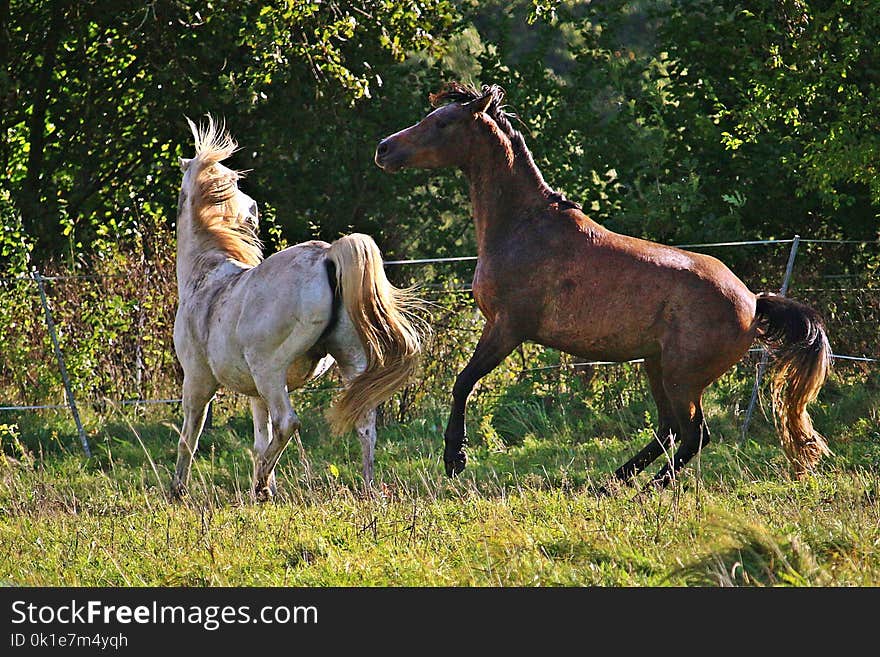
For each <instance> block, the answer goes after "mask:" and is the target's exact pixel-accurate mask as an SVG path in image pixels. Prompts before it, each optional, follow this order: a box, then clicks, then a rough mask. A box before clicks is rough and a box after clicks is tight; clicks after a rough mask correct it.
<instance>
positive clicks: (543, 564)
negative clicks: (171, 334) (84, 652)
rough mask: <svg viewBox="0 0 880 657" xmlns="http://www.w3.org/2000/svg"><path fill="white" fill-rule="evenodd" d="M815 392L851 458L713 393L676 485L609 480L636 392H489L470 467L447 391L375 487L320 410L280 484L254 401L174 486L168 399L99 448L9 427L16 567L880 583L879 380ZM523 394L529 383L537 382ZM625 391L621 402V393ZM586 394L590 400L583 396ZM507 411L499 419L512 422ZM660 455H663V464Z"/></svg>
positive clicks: (289, 579)
mask: <svg viewBox="0 0 880 657" xmlns="http://www.w3.org/2000/svg"><path fill="white" fill-rule="evenodd" d="M830 395H831V397H832V398H833V397H834V396H835V395H838V396H839V404H840V406H835V405H827V404H826V405H825V406H823V407H820V408H818V409H817V412H816V413H815V415H816V420H817V424H818V425H820V428H822V430H823V431H824V432H825V433H827V434H828V435H829V437H830V439H831V446H832V449H834V450H835V455H834V456H833V457H832V458H830V459H828V460H827V461H826V462H825V463H824V464H823V465H822V467H821V470H820V471H819V472H818V473H817V474H816V475H815V476H813V477H811V478H808V479H804V480H796V479H794V478H793V477H792V476H791V473H790V470H789V468H788V465H787V463H786V461H785V458H784V456H783V455H782V452H781V450H780V449H779V448H778V446H777V445H776V442H775V440H776V439H775V436H774V434H773V432H772V425H771V424H769V423H768V422H767V420H766V419H765V418H764V417H763V416H762V415H761V414H760V413H759V416H758V417H757V418H756V421H755V427H754V430H753V431H752V432H750V438H749V440H748V441H746V442H745V444H744V445H742V446H739V445H738V437H739V436H738V430H739V422H740V420H741V418H740V417H739V416H738V415H737V414H736V413H735V412H731V410H730V404H728V403H727V402H726V401H725V400H726V399H728V398H729V397H730V396H729V394H728V392H727V391H725V390H724V389H723V388H722V389H721V390H720V391H718V392H716V393H713V394H712V395H710V397H709V399H708V400H707V414H708V416H709V418H710V423H711V425H712V429H713V432H712V436H713V442H712V443H711V445H710V446H709V447H708V448H707V449H706V450H705V451H704V452H703V453H702V455H701V456H700V457H699V459H698V460H697V461H696V462H695V463H693V464H692V465H691V467H689V468H688V469H687V470H686V471H685V474H684V476H683V477H682V478H681V480H680V481H679V482H678V484H677V485H676V486H674V487H673V488H672V489H670V490H668V491H664V492H659V493H658V492H653V491H640V489H639V488H633V489H630V488H626V489H623V490H620V491H619V492H618V493H617V494H615V495H613V496H611V497H603V498H600V497H597V496H596V494H595V493H594V484H595V483H597V482H598V483H601V482H604V481H606V479H607V477H608V474H609V473H610V472H611V471H613V469H614V468H615V467H616V466H617V465H619V464H620V463H621V462H622V461H624V460H625V459H626V458H627V457H628V456H629V455H630V454H631V453H632V452H633V451H634V450H635V449H637V448H638V447H640V446H641V444H642V443H644V442H645V441H646V440H647V437H648V436H649V435H650V433H649V432H650V422H651V417H650V411H648V416H647V417H645V411H646V409H648V407H647V406H646V405H644V404H643V401H642V400H641V399H640V398H637V396H634V397H633V400H632V401H631V403H629V404H627V405H625V406H623V407H622V408H621V411H620V414H619V417H618V418H617V419H615V418H614V417H613V415H614V414H613V413H612V414H610V415H608V416H602V414H601V413H599V412H598V411H597V410H596V409H595V408H591V407H590V406H589V404H588V402H584V403H585V404H586V405H585V406H584V409H582V412H579V413H574V412H573V408H574V406H575V404H574V402H573V401H572V400H571V398H560V399H561V400H562V401H563V402H565V403H566V404H568V405H569V408H567V409H566V412H563V411H562V410H561V409H560V408H558V407H554V408H550V409H549V410H548V408H547V407H545V406H541V405H540V404H539V403H537V402H535V401H534V399H532V401H529V402H528V403H522V404H521V406H520V408H519V412H518V413H507V411H506V408H509V405H510V404H517V403H518V400H517V399H516V398H515V397H508V398H507V399H505V400H503V403H500V402H498V401H497V400H496V401H491V402H490V401H486V400H483V401H480V400H479V399H478V400H477V401H476V403H475V404H474V408H473V410H472V412H471V417H469V426H470V427H471V431H472V438H471V447H470V452H469V453H470V456H471V460H470V464H469V468H468V469H467V470H466V471H465V472H464V473H463V475H462V476H460V477H458V478H457V479H455V480H449V479H447V478H446V477H445V476H444V475H443V472H442V463H441V454H442V424H443V419H444V416H445V413H444V411H443V410H442V409H439V410H429V411H426V412H425V413H424V414H423V416H422V417H420V418H417V419H415V420H412V421H411V422H409V423H407V424H404V425H400V424H388V425H387V426H385V427H383V428H382V429H381V431H380V440H379V445H378V449H377V463H376V472H377V486H376V490H375V493H374V495H373V496H372V497H367V496H366V495H364V493H363V490H362V482H361V481H360V478H359V477H360V474H359V471H360V448H359V445H358V443H357V440H356V439H354V438H352V437H347V438H345V437H344V438H330V437H328V436H327V434H326V430H325V425H324V423H323V420H322V419H321V415H320V411H319V409H307V410H305V411H304V412H303V413H302V415H303V418H304V429H303V443H304V445H305V448H306V452H307V458H308V460H309V464H308V466H309V467H308V468H307V467H305V465H304V464H302V463H300V461H299V455H298V452H297V450H296V449H288V450H287V452H286V454H285V456H284V457H283V459H282V461H281V464H280V466H279V487H280V492H279V496H278V497H277V498H276V500H275V501H274V502H271V503H268V504H263V505H259V504H256V503H253V502H252V501H251V500H250V497H249V494H248V487H249V483H250V476H251V468H252V461H251V455H250V451H249V448H250V441H251V430H250V420H249V418H248V416H247V415H246V414H245V413H243V412H242V410H241V409H231V411H230V412H229V413H228V414H226V415H221V416H219V417H218V418H217V419H216V421H215V427H214V428H213V429H212V430H211V431H209V432H207V433H206V435H205V436H204V438H203V440H202V443H201V445H200V450H199V455H198V457H197V459H196V462H195V467H194V470H193V480H192V485H191V495H190V497H189V498H188V499H187V500H186V502H184V503H183V504H172V503H170V502H169V501H168V500H167V498H166V489H167V485H168V481H169V479H170V474H171V469H172V467H173V465H174V459H175V455H176V441H177V432H176V422H177V420H176V418H175V417H174V414H173V413H171V414H168V410H167V409H165V411H164V415H163V411H160V410H154V411H152V412H151V414H150V415H149V416H144V417H140V418H132V417H127V416H123V415H120V414H119V413H113V414H110V415H106V416H103V417H100V418H97V417H96V418H91V419H90V422H91V424H92V425H93V426H91V427H90V440H91V442H92V448H93V451H94V453H95V456H94V458H92V459H91V460H89V461H86V460H85V459H84V458H82V457H81V455H80V453H79V452H78V449H77V447H76V445H77V442H76V436H75V432H74V431H73V430H72V428H71V427H70V426H69V422H68V421H67V420H66V419H65V418H63V417H59V418H57V419H51V418H45V417H44V418H41V419H36V418H30V419H28V420H27V421H25V419H22V421H21V422H20V423H18V424H8V425H6V428H5V430H4V431H5V435H3V436H2V439H3V451H4V453H5V454H6V455H7V457H5V458H4V459H3V461H2V462H0V582H2V583H5V584H9V585H28V586H29V585H72V586H86V585H88V586H144V585H151V586H152V585H160V586H181V585H187V586H204V585H215V586H231V585H246V586H251V585H268V586H295V585H299V586H351V585H358V586H360V585H364V586H401V585H408V586H451V585H464V586H493V585H503V586H509V585H517V586H557V585H562V586H593V585H601V586H685V585H701V586H703V585H708V586H726V585H758V586H764V585H786V586H802V585H804V586H815V585H819V586H826V585H872V586H873V585H877V584H880V474H878V473H880V433H878V425H877V423H876V421H875V420H876V418H877V415H876V414H877V401H876V400H877V393H876V391H874V390H873V389H872V388H870V386H868V387H864V386H862V387H855V388H851V389H850V390H848V391H847V390H846V389H845V388H843V387H834V386H832V388H831V389H830ZM519 401H522V400H519ZM609 407H612V406H611V405H609ZM575 410H576V409H575ZM499 417H503V421H500V422H499ZM658 465H659V464H658Z"/></svg>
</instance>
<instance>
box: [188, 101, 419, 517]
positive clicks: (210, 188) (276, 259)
mask: <svg viewBox="0 0 880 657" xmlns="http://www.w3.org/2000/svg"><path fill="white" fill-rule="evenodd" d="M187 121H188V122H189V125H190V129H191V130H192V133H193V137H194V138H195V147H196V155H195V157H194V158H192V159H184V158H181V160H180V167H181V169H182V171H183V182H182V184H181V190H180V198H179V200H178V207H177V286H178V293H179V302H178V307H177V317H176V319H175V322H174V347H175V350H176V352H177V357H178V359H179V360H180V364H181V365H182V367H183V373H184V376H183V415H184V420H183V427H182V429H181V435H180V442H179V445H178V451H177V468H176V471H175V474H174V477H173V479H172V482H171V494H172V496H173V497H174V498H179V497H181V496H182V495H184V494H185V493H186V485H187V482H188V479H189V473H190V467H191V465H192V459H193V456H194V454H195V452H196V448H197V446H198V440H199V435H200V434H201V432H202V427H203V425H204V422H205V414H206V409H207V407H208V403H209V402H210V400H211V399H212V397H213V396H214V394H215V392H216V391H217V389H218V388H219V387H220V386H221V385H222V386H224V387H226V388H228V389H230V390H233V391H235V392H238V393H242V394H245V395H248V396H249V397H250V405H251V411H252V414H253V420H254V452H255V459H254V479H253V492H254V494H255V496H256V497H257V499H261V500H265V499H269V498H270V497H272V496H273V495H274V494H275V492H276V486H275V472H274V471H275V465H276V464H277V462H278V459H279V457H280V456H281V453H282V451H283V450H284V448H285V447H286V446H287V443H288V441H289V440H290V438H291V436H292V435H293V433H294V432H295V431H297V430H298V429H299V427H300V420H299V418H298V417H297V414H296V413H295V412H294V410H293V408H292V406H291V403H290V396H289V394H288V391H289V390H291V389H294V388H299V387H301V386H302V385H304V384H305V383H306V382H307V381H309V380H310V379H313V378H315V377H317V376H320V375H321V374H323V373H324V372H326V371H327V369H328V368H329V367H330V366H331V365H332V364H333V362H334V360H335V362H336V363H337V364H338V365H339V369H340V372H341V375H342V380H343V383H344V386H345V390H344V392H343V393H342V394H341V396H340V397H339V398H338V399H337V400H336V402H335V404H334V405H333V407H332V408H331V409H330V410H329V411H328V413H327V415H328V419H329V421H330V426H331V430H332V431H333V432H334V433H336V434H341V433H344V432H346V431H349V430H351V429H352V428H354V429H356V430H357V434H358V438H359V439H360V442H361V447H362V456H363V476H364V482H365V485H366V486H367V488H368V489H369V487H370V485H371V482H372V480H373V453H374V448H375V444H376V406H377V405H378V404H379V403H381V402H382V401H384V400H386V399H388V398H389V397H390V396H391V395H392V394H393V393H394V392H395V391H396V390H398V389H399V388H400V387H401V386H403V385H404V384H405V383H406V381H407V380H408V379H409V377H410V376H411V375H412V374H413V372H414V370H415V368H416V366H417V360H418V356H419V354H420V352H421V345H422V331H423V327H424V325H423V324H422V323H421V322H420V321H419V320H418V319H417V318H416V317H415V315H414V314H413V311H414V309H415V308H416V307H417V305H418V300H417V299H415V298H414V297H413V296H412V295H411V294H410V293H409V291H407V290H400V289H398V288H395V287H394V286H393V285H391V284H390V283H389V282H388V279H387V278H386V277H385V272H384V269H383V265H382V255H381V253H380V252H379V249H378V247H377V246H376V244H375V242H374V241H373V239H372V238H370V237H369V236H367V235H361V234H352V235H347V236H345V237H342V238H341V239H339V240H336V241H335V242H333V244H328V243H326V242H320V241H311V242H304V243H302V244H297V245H296V246H292V247H290V248H287V249H284V250H283V251H279V252H278V253H275V254H274V255H272V256H270V257H268V258H266V259H265V260H263V257H262V250H261V246H260V242H259V240H258V238H257V235H256V228H257V204H256V203H255V202H254V200H253V199H252V198H250V197H249V196H248V195H247V194H245V193H244V192H242V191H241V190H239V189H238V180H239V179H240V177H241V174H240V173H239V172H236V171H233V170H231V169H229V168H227V167H225V166H223V165H222V164H221V161H223V160H224V159H226V158H227V157H229V156H230V155H231V154H232V153H233V152H234V151H235V150H236V148H237V147H238V146H237V144H236V142H235V141H234V140H233V138H232V136H231V135H230V134H229V133H228V132H227V131H226V130H225V128H224V127H223V125H222V124H217V123H215V122H214V120H213V119H212V118H211V117H210V116H209V117H208V122H207V125H205V126H201V127H196V125H195V124H194V123H193V122H192V121H190V120H189V119H187Z"/></svg>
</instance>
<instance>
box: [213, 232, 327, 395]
mask: <svg viewBox="0 0 880 657" xmlns="http://www.w3.org/2000/svg"><path fill="white" fill-rule="evenodd" d="M328 247H329V245H328V244H326V243H325V242H306V243H303V244H297V245H295V246H292V247H289V248H287V249H284V250H283V251H279V252H277V253H274V254H273V255H271V256H269V257H268V258H266V259H265V260H264V261H262V262H261V263H260V264H259V265H257V266H255V267H252V268H250V269H246V270H243V271H241V272H240V273H239V274H238V275H236V276H234V277H230V279H229V280H228V281H227V282H226V284H224V285H217V286H216V287H215V288H214V289H213V290H205V291H204V294H203V295H202V299H201V302H202V312H203V313H204V320H203V321H204V326H205V331H204V335H203V339H204V341H205V346H204V360H205V362H204V366H206V367H208V368H210V370H211V372H212V373H213V375H214V377H215V378H216V379H217V381H218V382H219V383H221V384H223V385H224V386H226V387H228V388H231V389H233V390H237V391H238V392H242V393H244V394H254V393H255V392H256V387H255V384H254V378H255V370H270V369H277V370H279V371H281V370H286V369H289V368H290V366H291V365H292V364H293V363H294V362H295V361H297V359H301V358H303V357H307V358H308V359H312V355H311V353H312V352H313V350H314V347H315V345H316V343H317V342H318V341H319V340H320V337H321V335H322V334H323V332H324V331H325V329H326V328H327V326H328V325H329V324H330V321H331V318H332V314H333V303H334V301H333V289H332V287H331V286H330V281H329V278H328V274H327V269H326V265H325V259H326V251H327V248H328Z"/></svg>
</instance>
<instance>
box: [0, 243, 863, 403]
mask: <svg viewBox="0 0 880 657" xmlns="http://www.w3.org/2000/svg"><path fill="white" fill-rule="evenodd" d="M798 240H800V243H801V255H800V256H799V262H800V261H802V260H804V259H809V262H810V264H811V267H810V268H809V269H807V268H804V267H800V268H798V267H795V271H796V272H797V274H798V276H797V278H798V285H796V287H795V290H794V292H795V295H796V296H797V297H798V298H799V300H801V301H803V302H805V303H808V304H809V305H813V306H814V307H817V308H820V309H827V310H826V312H827V313H828V316H827V317H826V319H828V320H829V321H830V322H835V323H836V324H837V325H839V326H840V327H844V328H847V331H846V334H847V335H850V334H851V335H852V336H862V337H853V338H852V339H849V338H848V341H847V342H845V344H846V346H853V347H856V346H857V347H860V349H859V350H858V351H860V352H861V353H855V354H853V353H844V352H841V353H835V354H834V356H833V358H834V360H835V361H846V362H851V363H861V364H865V365H866V366H868V365H873V364H874V363H877V362H880V344H878V343H877V327H878V326H880V280H878V276H877V272H876V271H874V272H866V271H852V270H851V268H852V267H853V266H854V263H855V261H854V260H853V259H852V258H848V257H836V258H829V257H828V253H827V250H828V249H832V248H840V247H846V248H857V247H862V248H869V247H875V246H877V245H880V240H829V239H800V238H797V237H795V238H793V239H767V240H743V241H731V242H712V243H698V244H680V245H677V246H679V247H681V248H689V249H714V248H732V247H754V246H785V245H792V244H793V243H796V242H797V241H798ZM738 253H739V252H738ZM747 257H748V256H747V255H745V254H744V253H743V254H742V255H741V258H743V259H744V261H745V259H746V258H747ZM763 258H764V260H766V262H767V263H768V266H767V267H766V268H765V270H766V272H767V273H766V275H765V280H756V281H747V282H748V283H750V285H749V287H750V289H768V288H770V289H772V288H773V287H774V285H776V286H778V285H779V281H780V280H782V274H781V269H779V268H780V267H781V264H782V263H781V262H779V261H780V258H779V257H778V255H776V256H770V255H765V256H763ZM823 258H824V259H823ZM476 261H477V256H453V257H437V258H414V259H401V260H388V261H386V262H385V265H386V266H387V267H391V268H403V267H405V266H416V267H425V266H428V265H445V266H456V265H462V264H465V265H472V264H473V263H475V262H476ZM731 268H733V267H731ZM848 268H850V270H848ZM148 269H149V267H148ZM158 269H159V268H158V267H156V268H153V272H154V273H155V272H156V271H158ZM440 269H441V270H443V271H440V272H438V271H437V270H436V269H435V270H433V272H431V274H430V277H429V278H428V280H427V281H422V282H421V284H419V289H420V290H422V296H423V297H424V298H425V299H426V300H427V301H429V302H430V303H431V305H432V306H433V307H434V310H435V312H437V313H438V314H441V312H440V311H442V313H443V314H442V316H440V317H436V318H435V320H436V321H435V325H436V326H442V332H443V333H450V334H454V335H459V336H471V339H472V340H474V341H475V339H476V336H477V335H478V334H479V333H480V332H481V326H482V317H481V316H480V315H479V314H478V313H477V312H476V311H475V307H474V304H473V301H472V299H470V298H469V296H468V295H470V293H471V289H470V286H469V285H468V284H467V278H468V276H467V275H466V274H458V275H454V274H450V273H449V272H448V271H446V268H445V267H444V268H440ZM753 269H755V268H754V267H753ZM757 269H759V270H760V267H758V268H757ZM777 270H778V271H777ZM789 273H790V272H789ZM40 278H41V280H42V281H44V282H45V283H48V284H54V285H70V284H74V285H76V286H79V287H80V288H82V289H86V288H88V286H89V285H93V284H95V283H102V282H105V281H114V283H113V285H115V286H117V288H112V289H108V290H102V289H98V288H97V287H96V288H94V289H92V288H88V289H90V290H91V292H90V293H91V294H93V295H95V296H96V297H98V298H100V297H102V295H103V294H105V293H106V294H109V295H113V294H116V295H118V296H119V298H120V299H121V301H120V303H121V304H122V305H121V306H120V307H119V308H116V309H114V312H117V311H118V313H119V314H120V316H121V315H124V314H125V312H126V311H129V310H130V311H133V312H135V314H136V315H137V317H136V318H135V320H134V321H133V322H132V321H131V319H132V318H129V320H130V321H129V324H131V323H134V324H136V325H137V328H138V331H142V330H144V329H145V326H146V323H148V322H149V321H152V319H153V318H152V317H148V312H147V311H146V310H145V308H144V305H145V304H148V302H149V303H155V302H156V299H155V298H154V299H149V300H148V299H144V298H140V297H137V295H135V298H134V299H127V300H126V298H124V297H125V294H123V292H122V290H125V291H126V293H128V294H131V293H132V286H133V287H134V289H135V291H140V292H143V291H144V290H145V289H146V282H145V281H141V282H137V281H135V282H132V280H131V275H129V274H116V273H108V274H60V275H51V276H41V277H40ZM412 278H414V277H413V276H412V275H411V276H410V279H412ZM35 280H36V278H35V274H33V273H32V274H31V275H24V276H18V277H10V276H6V277H0V283H3V284H4V285H6V284H9V283H22V284H27V283H28V282H31V283H33V282H34V281H35ZM845 280H853V281H857V280H860V281H863V283H862V284H857V285H853V286H852V287H840V286H839V283H840V282H842V281H845ZM831 281H834V282H835V283H836V285H835V284H834V283H832V285H831V286H829V285H828V284H827V283H828V282H831ZM166 283H167V281H166ZM125 286H128V287H125ZM48 292H49V291H48V289H47V294H48ZM167 293H168V291H167V290H166V291H165V294H166V295H167ZM872 293H873V294H874V296H875V298H871V299H868V300H867V301H865V299H864V298H862V297H857V300H853V298H852V297H853V295H870V294H872ZM846 295H849V296H846ZM50 297H52V295H50ZM55 297H60V294H57V293H56V295H55ZM160 300H161V295H160ZM54 301H55V299H50V303H52V304H53V305H56V304H55V303H54ZM166 301H167V300H166ZM58 305H62V304H58ZM70 305H72V306H73V307H64V308H57V309H55V312H56V313H58V314H59V315H61V317H59V318H57V323H58V324H59V326H61V327H66V328H65V329H64V330H65V331H66V333H67V338H68V340H71V339H75V338H77V335H76V334H75V327H76V326H78V325H77V321H79V322H81V323H82V322H85V323H86V324H88V323H89V322H100V318H96V317H92V316H88V308H87V307H86V305H85V304H76V303H73V304H70ZM164 321H165V322H166V324H167V323H168V322H169V321H171V320H170V319H169V318H168V317H166V318H164ZM860 327H865V330H861V328H860ZM31 328H32V330H33V331H34V332H35V333H39V328H38V327H36V326H35V325H32V326H31ZM829 333H831V332H829ZM38 338H39V336H38ZM7 339H9V338H8V336H7ZM464 339H466V338H464ZM36 341H37V342H39V339H37V340H36ZM872 341H873V342H872ZM122 342H124V340H122ZM131 346H132V345H126V344H112V345H108V347H112V348H113V349H115V350H116V353H117V358H119V357H120V354H123V353H125V351H126V349H127V348H128V347H131ZM444 348H445V349H446V351H445V352H443V351H441V352H439V353H433V354H431V355H430V356H429V358H428V359H427V360H429V361H431V362H429V363H428V364H427V366H426V367H425V370H426V373H427V374H428V375H429V376H426V377H425V379H426V380H428V379H431V378H437V376H438V374H439V373H440V371H441V370H443V369H446V370H450V371H452V373H453V374H454V371H455V370H457V369H460V365H461V364H463V363H461V361H462V357H463V356H466V355H468V354H469V353H470V352H469V350H468V349H465V348H462V346H461V345H458V349H457V350H456V349H452V348H451V347H450V346H449V345H445V346H444ZM132 351H133V352H134V353H133V355H132V356H131V358H132V360H133V361H134V362H131V361H129V363H130V364H131V365H134V366H135V369H137V370H138V371H139V372H141V374H140V375H139V376H140V377H144V376H146V370H148V369H149V368H150V367H152V368H154V369H156V368H158V370H162V371H166V373H167V370H168V368H169V367H170V368H172V369H174V366H175V363H174V358H173V356H169V353H168V352H169V351H170V350H169V348H168V347H167V346H166V345H162V346H161V351H162V352H163V353H164V355H163V356H162V358H160V359H158V361H156V357H155V352H153V356H152V357H153V359H154V361H152V362H151V363H146V358H147V356H146V354H145V353H144V345H143V344H142V343H141V341H138V342H137V346H136V347H135V348H134V349H132ZM762 351H763V350H762V349H759V348H756V349H752V350H750V353H760V352H762ZM38 352H39V350H38V349H37V350H36V351H35V352H34V353H35V354H36V353H38ZM465 352H466V353H465ZM521 356H522V366H521V367H520V368H519V370H518V372H519V375H522V374H524V373H530V372H545V371H552V370H577V369H578V368H590V367H604V366H617V365H623V364H635V363H640V362H642V359H634V360H630V361H626V362H625V363H621V362H617V361H584V362H563V361H564V360H565V357H564V355H562V354H558V355H557V356H555V357H556V358H557V359H558V360H559V362H554V363H549V364H541V365H535V366H531V367H527V366H526V363H525V361H526V359H527V357H530V356H527V355H526V354H525V352H522V354H521ZM545 362H546V361H545ZM443 363H446V364H447V367H446V368H443V367H442V364H443ZM2 369H3V368H2V367H0V376H2V375H3V371H2ZM77 369H78V370H79V371H82V369H83V367H82V364H81V363H77ZM96 375H97V374H96ZM111 376H112V375H111ZM441 378H443V377H441ZM445 378H450V373H449V372H446V373H445ZM137 382H138V383H142V382H143V381H142V379H141V378H139V379H138V381H137ZM416 386H417V387H418V384H416ZM81 387H82V386H81ZM81 387H80V388H81ZM336 390H339V388H338V387H327V386H326V385H322V386H318V385H316V386H308V387H306V388H303V389H300V390H297V391H293V394H305V395H313V394H330V393H332V392H334V391H336ZM80 391H81V390H80ZM180 402H181V400H180V398H177V397H167V396H166V397H155V398H150V397H145V396H142V395H139V396H138V397H136V398H124V399H122V400H120V401H118V402H111V401H108V398H107V396H106V395H98V397H97V398H96V397H95V396H94V395H91V396H89V398H88V403H93V404H118V405H120V406H143V405H161V404H179V403H180ZM69 408H70V403H68V404H49V403H47V404H40V403H31V404H26V403H23V404H7V405H2V406H0V411H4V412H24V411H41V410H61V409H69Z"/></svg>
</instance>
